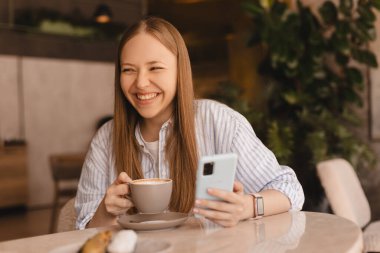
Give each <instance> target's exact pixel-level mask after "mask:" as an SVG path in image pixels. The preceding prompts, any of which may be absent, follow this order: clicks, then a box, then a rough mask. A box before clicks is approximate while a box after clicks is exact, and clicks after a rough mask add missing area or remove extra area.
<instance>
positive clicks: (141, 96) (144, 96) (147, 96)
mask: <svg viewBox="0 0 380 253" xmlns="http://www.w3.org/2000/svg"><path fill="white" fill-rule="evenodd" d="M136 96H137V98H138V99H139V100H149V99H153V98H155V97H157V96H158V93H148V94H136Z"/></svg>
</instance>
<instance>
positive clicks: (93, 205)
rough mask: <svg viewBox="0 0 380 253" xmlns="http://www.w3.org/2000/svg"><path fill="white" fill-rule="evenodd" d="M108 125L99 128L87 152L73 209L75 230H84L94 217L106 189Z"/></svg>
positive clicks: (107, 176) (107, 177) (107, 175)
mask: <svg viewBox="0 0 380 253" xmlns="http://www.w3.org/2000/svg"><path fill="white" fill-rule="evenodd" d="M109 128H110V124H109V123H108V124H106V125H105V126H104V127H103V128H101V129H100V130H99V131H98V132H97V134H96V135H95V137H94V138H93V140H92V142H91V145H90V148H89V150H88V152H87V155H86V159H85V162H84V164H83V168H82V174H81V177H80V180H79V184H78V191H77V196H76V199H75V209H76V212H77V215H78V217H77V221H76V228H77V229H85V228H86V225H87V223H88V222H89V221H90V220H91V219H92V217H93V216H94V214H95V212H96V209H97V208H98V206H99V204H100V202H101V201H102V199H103V197H104V195H105V192H106V190H107V188H108V185H109V183H108V181H109V180H108V179H109V171H110V168H109V166H108V162H107V161H108V158H109V157H108V156H109V152H110V151H109V147H108V144H109V138H107V137H109V132H108V131H107V130H109Z"/></svg>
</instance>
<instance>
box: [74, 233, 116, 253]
mask: <svg viewBox="0 0 380 253" xmlns="http://www.w3.org/2000/svg"><path fill="white" fill-rule="evenodd" d="M111 238H112V232H111V231H108V230H107V231H102V232H99V233H97V234H96V235H94V236H93V237H91V238H90V239H88V240H87V241H86V243H85V244H84V245H83V246H82V248H80V249H79V251H78V253H106V252H107V251H106V250H107V246H108V243H109V242H110V241H111Z"/></svg>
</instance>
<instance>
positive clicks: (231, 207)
mask: <svg viewBox="0 0 380 253" xmlns="http://www.w3.org/2000/svg"><path fill="white" fill-rule="evenodd" d="M207 193H208V194H210V195H212V196H215V197H218V198H220V199H221V201H215V200H205V199H197V200H196V201H195V208H194V209H193V212H194V213H197V214H200V215H202V216H204V217H205V218H207V219H209V220H211V221H213V222H215V223H217V224H220V225H222V226H225V227H232V226H235V225H236V224H237V223H239V221H241V220H245V219H248V218H250V217H253V197H252V196H251V195H244V187H243V185H242V184H241V183H240V182H238V181H235V183H234V188H233V192H228V191H223V190H218V189H208V190H207Z"/></svg>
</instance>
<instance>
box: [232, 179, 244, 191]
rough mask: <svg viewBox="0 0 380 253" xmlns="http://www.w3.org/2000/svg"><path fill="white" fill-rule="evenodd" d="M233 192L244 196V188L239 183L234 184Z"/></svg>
mask: <svg viewBox="0 0 380 253" xmlns="http://www.w3.org/2000/svg"><path fill="white" fill-rule="evenodd" d="M233 192H235V193H237V194H244V186H243V185H242V183H240V182H239V181H235V182H234V188H233Z"/></svg>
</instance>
